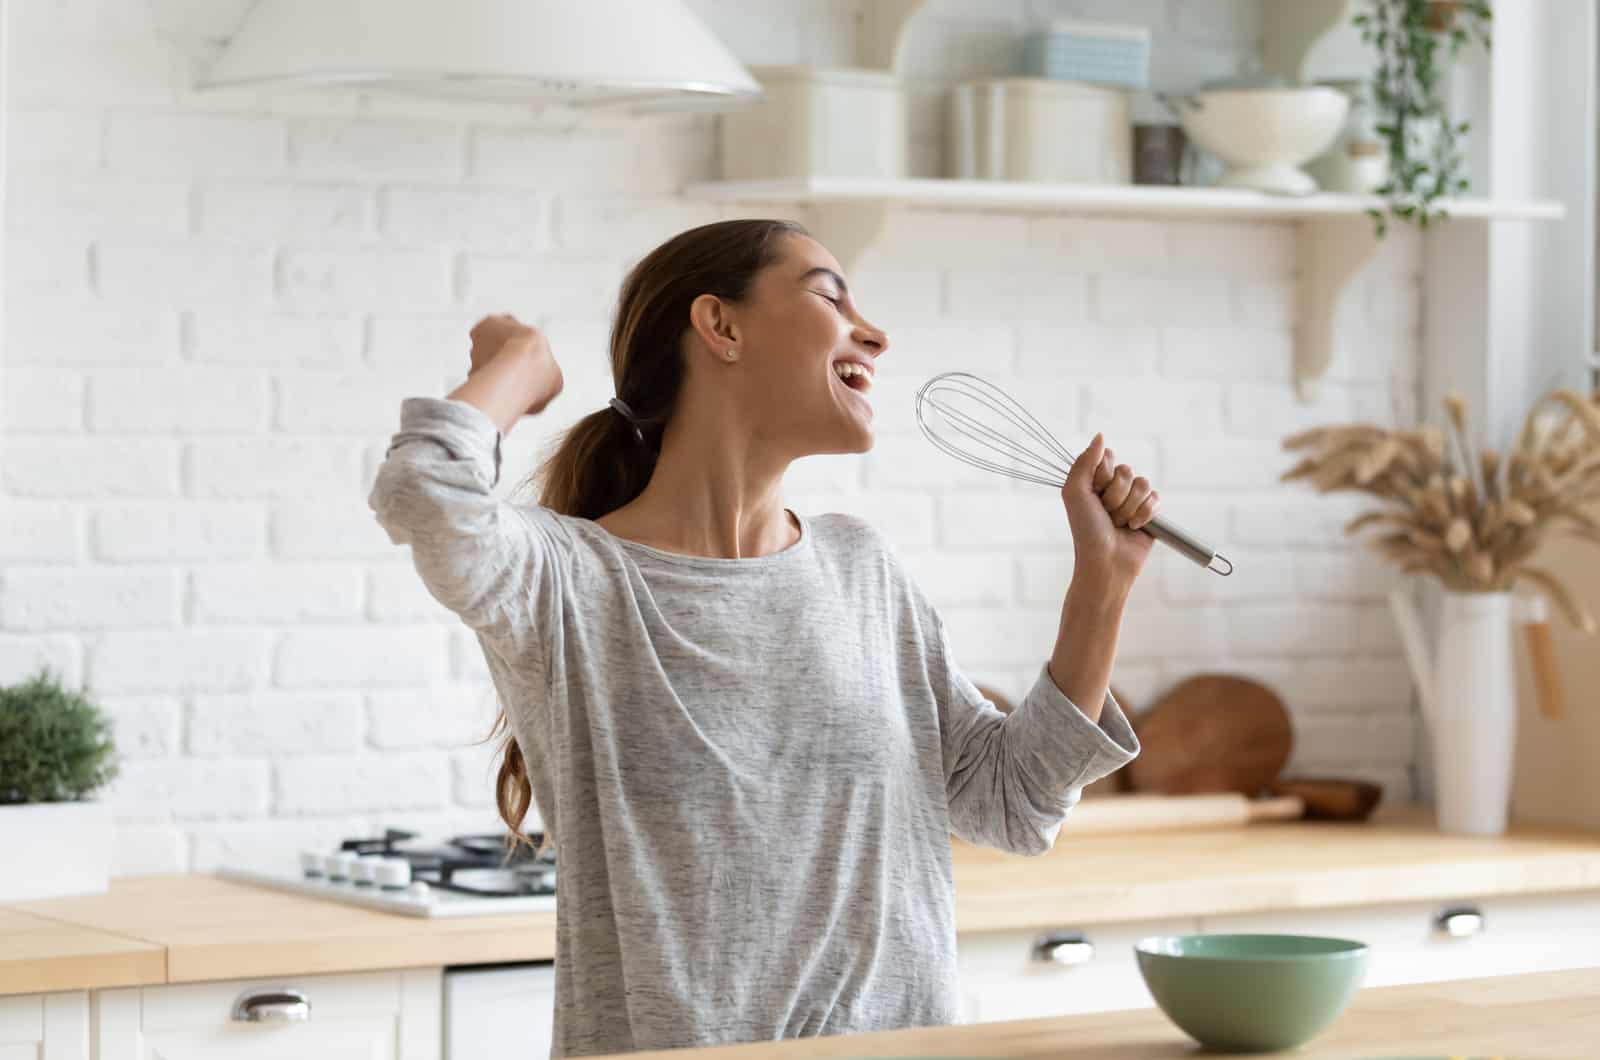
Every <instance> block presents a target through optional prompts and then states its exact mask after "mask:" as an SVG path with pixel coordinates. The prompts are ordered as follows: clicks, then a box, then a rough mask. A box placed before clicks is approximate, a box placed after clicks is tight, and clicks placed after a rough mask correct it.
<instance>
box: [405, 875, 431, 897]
mask: <svg viewBox="0 0 1600 1060" xmlns="http://www.w3.org/2000/svg"><path fill="white" fill-rule="evenodd" d="M406 897H407V898H415V899H417V900H418V901H420V902H432V901H433V892H432V891H431V890H430V889H429V888H428V881H426V880H412V881H411V886H409V887H407V888H406Z"/></svg>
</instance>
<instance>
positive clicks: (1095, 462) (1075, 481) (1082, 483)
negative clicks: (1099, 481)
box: [1067, 434, 1106, 489]
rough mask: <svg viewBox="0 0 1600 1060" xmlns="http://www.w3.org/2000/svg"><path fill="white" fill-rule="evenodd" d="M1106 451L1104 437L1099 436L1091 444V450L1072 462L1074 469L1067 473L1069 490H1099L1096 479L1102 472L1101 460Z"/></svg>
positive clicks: (1085, 451) (1086, 450) (1079, 455)
mask: <svg viewBox="0 0 1600 1060" xmlns="http://www.w3.org/2000/svg"><path fill="white" fill-rule="evenodd" d="M1105 451H1106V439H1105V436H1104V435H1101V434H1097V435H1095V436H1094V438H1093V439H1092V440H1091V441H1090V442H1089V448H1087V449H1085V450H1084V451H1083V452H1081V453H1079V454H1078V459H1076V460H1074V461H1073V462H1072V467H1071V468H1070V469H1068V471H1067V488H1068V489H1075V488H1085V489H1098V487H1097V486H1096V485H1095V479H1096V478H1097V477H1098V473H1099V470H1100V460H1101V457H1102V456H1104V454H1105Z"/></svg>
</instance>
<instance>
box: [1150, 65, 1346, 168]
mask: <svg viewBox="0 0 1600 1060" xmlns="http://www.w3.org/2000/svg"><path fill="white" fill-rule="evenodd" d="M1170 100H1171V104H1172V108H1173V109H1174V110H1175V111H1177V114H1178V120H1179V121H1181V122H1183V129H1184V132H1186V133H1188V135H1189V139H1191V140H1193V141H1194V142H1195V143H1196V144H1198V145H1199V146H1200V147H1203V148H1205V149H1206V150H1207V151H1210V152H1211V153H1212V154H1214V155H1216V156H1217V157H1218V158H1220V159H1222V161H1223V162H1225V163H1226V164H1227V167H1228V168H1227V171H1226V172H1225V173H1223V175H1222V177H1221V178H1220V179H1219V180H1218V181H1217V184H1218V185H1219V186H1221V187H1229V188H1254V189H1256V190H1258V191H1264V192H1269V193H1272V194H1275V195H1310V194H1311V193H1312V192H1314V191H1316V190H1317V182H1316V181H1315V180H1313V179H1312V178H1311V177H1310V175H1309V174H1307V173H1306V172H1305V171H1304V170H1302V169H1301V168H1300V167H1301V166H1302V165H1304V164H1305V163H1307V162H1309V161H1311V160H1312V159H1313V158H1316V157H1317V156H1318V155H1320V154H1322V152H1324V151H1326V150H1327V149H1328V148H1329V147H1331V146H1332V145H1333V141H1334V140H1335V139H1336V138H1337V137H1338V135H1339V130H1340V128H1341V127H1343V125H1344V119H1345V114H1346V113H1347V112H1348V111H1349V109H1350V97H1348V96H1346V95H1345V94H1344V93H1343V92H1340V91H1339V90H1338V89H1335V88H1326V87H1323V86H1309V87H1303V88H1260V89H1215V90H1210V91H1204V92H1194V93H1191V94H1189V95H1186V96H1173V97H1170Z"/></svg>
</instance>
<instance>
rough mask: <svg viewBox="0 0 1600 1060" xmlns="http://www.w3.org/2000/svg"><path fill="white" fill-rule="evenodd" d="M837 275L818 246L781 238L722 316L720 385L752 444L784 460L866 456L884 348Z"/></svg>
mask: <svg viewBox="0 0 1600 1060" xmlns="http://www.w3.org/2000/svg"><path fill="white" fill-rule="evenodd" d="M842 273H843V270H841V269H840V268H839V263H838V262H837V261H836V260H834V257H833V255H832V254H830V253H828V251H827V250H826V248H824V247H823V246H822V244H820V243H818V242H817V241H816V240H814V239H812V238H810V237H809V236H802V235H789V236H786V237H784V246H783V249H782V251H781V253H780V257H779V260H778V261H776V262H775V263H773V264H772V265H769V266H768V267H767V268H765V269H763V270H762V271H761V273H760V274H759V275H758V276H757V277H756V279H755V282H754V283H752V284H751V290H750V293H749V295H748V296H747V297H746V299H745V301H744V302H742V303H739V304H737V305H734V306H730V307H729V312H730V317H731V322H732V327H733V333H734V334H736V335H737V336H738V343H737V345H736V346H734V347H733V348H735V349H737V351H738V354H737V362H736V363H735V364H733V365H732V366H726V365H725V366H724V367H726V368H728V370H727V371H726V374H725V378H727V379H728V381H729V383H730V384H731V385H733V386H734V387H735V388H736V390H737V396H738V397H739V399H740V405H741V407H742V408H743V409H745V410H747V412H748V414H749V422H750V423H752V424H753V425H754V427H755V430H756V432H757V434H758V436H759V437H760V438H761V439H763V440H766V441H771V442H774V443H775V444H776V445H777V446H778V447H779V448H781V449H782V450H784V451H786V452H787V453H788V455H789V458H790V459H795V458H798V457H801V456H806V455H809V454H812V453H860V452H865V451H866V450H868V449H870V448H871V447H872V417H873V411H872V403H871V392H872V382H873V374H874V372H875V370H876V367H877V360H878V358H879V357H880V356H882V355H883V352H884V351H885V350H886V349H888V346H889V339H888V336H887V335H885V334H884V333H883V332H882V331H881V330H879V329H878V328H877V327H875V326H873V325H872V324H870V323H868V322H867V321H866V319H865V318H863V317H862V315H861V311H860V309H858V308H857V306H856V304H855V302H854V301H853V300H852V299H851V296H850V290H849V288H848V287H847V286H846V284H845V278H844V276H843V274H842ZM726 353H727V350H726V349H713V350H712V354H713V356H712V358H711V359H712V360H719V359H725V358H726ZM707 367H711V368H715V367H717V366H716V365H714V364H713V365H708V366H707Z"/></svg>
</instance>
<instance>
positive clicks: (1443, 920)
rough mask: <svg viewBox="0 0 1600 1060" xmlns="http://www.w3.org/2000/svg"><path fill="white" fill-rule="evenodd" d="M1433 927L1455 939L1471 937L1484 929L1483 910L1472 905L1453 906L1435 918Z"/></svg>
mask: <svg viewBox="0 0 1600 1060" xmlns="http://www.w3.org/2000/svg"><path fill="white" fill-rule="evenodd" d="M1433 927H1434V930H1435V931H1438V932H1439V933H1441V934H1444V935H1449V936H1450V937H1451V938H1453V939H1464V938H1469V937H1471V936H1473V935H1477V934H1480V933H1481V932H1482V931H1483V928H1484V919H1483V911H1482V910H1481V909H1478V908H1477V907H1476V906H1470V905H1461V906H1452V907H1451V908H1449V909H1446V910H1444V911H1442V912H1441V913H1440V914H1439V915H1438V916H1436V917H1434V918H1433Z"/></svg>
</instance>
